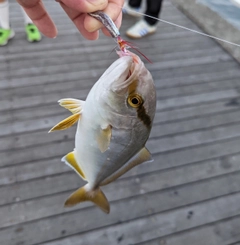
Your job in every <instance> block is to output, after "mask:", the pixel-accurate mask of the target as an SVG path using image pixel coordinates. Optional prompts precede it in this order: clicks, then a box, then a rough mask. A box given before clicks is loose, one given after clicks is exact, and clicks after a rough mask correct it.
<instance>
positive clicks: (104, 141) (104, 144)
mask: <svg viewBox="0 0 240 245" xmlns="http://www.w3.org/2000/svg"><path fill="white" fill-rule="evenodd" d="M111 136H112V126H111V125H107V127H104V128H101V129H100V132H99V133H98V135H97V144H98V148H99V150H100V151H101V152H102V153H103V152H105V151H106V150H107V149H108V147H109V145H110V141H111Z"/></svg>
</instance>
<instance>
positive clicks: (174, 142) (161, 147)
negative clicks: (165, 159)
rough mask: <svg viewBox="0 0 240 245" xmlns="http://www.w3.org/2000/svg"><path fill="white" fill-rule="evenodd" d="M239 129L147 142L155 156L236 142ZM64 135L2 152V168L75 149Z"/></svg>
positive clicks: (225, 129) (227, 127)
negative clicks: (211, 144) (190, 148)
mask: <svg viewBox="0 0 240 245" xmlns="http://www.w3.org/2000/svg"><path fill="white" fill-rule="evenodd" d="M239 127H240V125H239V124H236V125H235V124H233V125H230V126H222V127H217V128H213V129H206V130H204V131H196V132H194V131H193V132H187V133H184V134H180V135H174V136H171V135H170V136H166V137H163V138H151V139H149V141H148V142H147V147H148V148H149V149H150V151H151V152H152V153H153V154H154V153H164V152H168V151H173V150H174V151H175V150H180V149H183V148H186V147H193V146H198V145H203V144H209V143H214V142H215V141H222V140H230V139H233V140H236V139H237V138H238V137H239V136H240V135H239V132H240V130H239ZM63 135H64V133H63V134H62V136H60V137H63V139H64V138H65V140H64V141H62V140H60V138H58V137H59V136H56V137H57V140H56V141H50V142H51V143H49V144H44V143H42V142H41V141H40V142H39V144H38V143H36V145H34V146H31V147H29V148H27V149H26V148H25V147H23V148H19V149H15V150H14V151H12V152H11V151H10V152H11V154H9V151H3V152H0V166H5V165H8V164H16V163H18V162H19V159H21V162H25V161H27V159H32V160H34V159H35V160H37V159H38V157H40V159H42V158H47V157H54V156H56V155H59V154H61V152H62V153H63V152H65V153H66V150H64V146H66V149H69V148H70V147H71V148H72V149H73V145H74V140H73V138H70V139H68V138H67V137H66V136H63ZM42 137H43V138H44V137H49V139H51V137H55V136H51V135H49V136H47V134H46V133H44V135H43V136H42ZM36 142H37V140H36ZM46 147H47V149H46ZM62 147H63V148H62ZM69 150H71V149H69ZM54 153H55V154H56V155H54ZM20 156H21V157H20Z"/></svg>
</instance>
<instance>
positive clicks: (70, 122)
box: [49, 114, 81, 133]
mask: <svg viewBox="0 0 240 245" xmlns="http://www.w3.org/2000/svg"><path fill="white" fill-rule="evenodd" d="M80 116H81V115H80V114H73V115H71V116H70V117H68V118H66V119H64V120H62V121H61V122H59V123H58V124H56V125H55V126H54V127H52V128H51V129H50V130H49V133H51V132H53V131H57V130H65V129H67V128H70V127H71V126H72V125H73V124H75V123H76V122H77V121H78V120H79V119H80Z"/></svg>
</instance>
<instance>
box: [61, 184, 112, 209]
mask: <svg viewBox="0 0 240 245" xmlns="http://www.w3.org/2000/svg"><path fill="white" fill-rule="evenodd" d="M86 201H91V202H93V203H94V204H96V205H97V206H98V207H99V208H101V209H102V211H103V212H105V213H109V212H110V206H109V202H108V200H107V198H106V196H105V195H104V193H103V192H102V190H101V189H100V188H97V189H96V190H89V191H88V190H87V185H85V186H83V187H81V188H79V189H78V190H76V191H75V192H73V193H72V194H71V195H70V197H69V198H68V199H67V200H66V202H65V204H64V206H65V207H71V206H74V205H76V204H78V203H80V202H86Z"/></svg>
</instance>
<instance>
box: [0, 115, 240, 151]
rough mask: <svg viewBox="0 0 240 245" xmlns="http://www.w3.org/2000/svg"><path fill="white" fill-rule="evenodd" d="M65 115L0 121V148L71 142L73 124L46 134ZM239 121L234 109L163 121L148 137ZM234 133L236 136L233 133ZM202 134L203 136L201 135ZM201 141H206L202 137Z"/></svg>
mask: <svg viewBox="0 0 240 245" xmlns="http://www.w3.org/2000/svg"><path fill="white" fill-rule="evenodd" d="M68 115H69V114H67V115H66V116H65V117H64V116H62V115H60V116H55V117H47V118H42V119H39V120H37V123H36V120H34V121H33V122H32V123H27V122H22V123H21V122H16V124H14V127H13V126H9V124H6V125H4V124H0V136H2V138H0V151H3V150H9V149H15V150H16V149H18V148H24V147H29V146H30V147H31V146H34V145H40V144H44V143H45V144H47V143H52V142H56V141H60V140H62V141H64V140H66V139H68V140H72V141H74V137H75V132H76V127H73V128H72V129H71V130H67V131H60V132H54V133H51V134H48V133H47V132H48V131H49V130H50V128H52V127H53V125H55V124H56V123H58V122H60V121H61V120H63V119H64V118H66V117H67V116H68ZM239 121H240V112H239V111H233V112H229V113H224V114H219V115H213V116H207V117H200V118H194V119H188V120H184V121H180V122H179V121H177V122H172V123H169V122H166V123H161V124H154V126H153V128H152V132H151V135H150V139H151V138H153V137H154V138H156V137H171V138H172V136H173V135H174V134H182V133H185V132H189V131H191V132H192V131H196V130H198V132H199V130H202V129H204V130H206V129H209V130H210V131H211V132H212V133H213V134H214V133H215V131H221V130H222V129H221V128H216V127H217V126H221V125H225V126H226V127H227V128H229V126H230V127H233V129H231V131H232V130H235V129H236V127H238V126H237V125H236V124H238V123H239ZM224 129H225V128H224ZM36 130H37V131H36ZM208 132H209V131H208ZM226 132H228V130H226ZM23 133H24V134H23ZM3 136H5V137H3ZM229 136H230V137H231V134H229ZM235 136H238V135H237V134H236V135H235ZM183 137H184V136H183ZM195 137H196V136H195ZM201 137H203V134H202V135H201ZM196 139H197V137H196ZM173 141H175V138H173ZM203 143H205V141H204V140H203Z"/></svg>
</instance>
